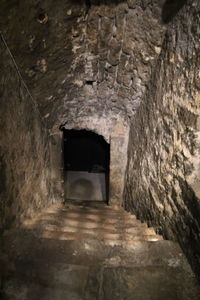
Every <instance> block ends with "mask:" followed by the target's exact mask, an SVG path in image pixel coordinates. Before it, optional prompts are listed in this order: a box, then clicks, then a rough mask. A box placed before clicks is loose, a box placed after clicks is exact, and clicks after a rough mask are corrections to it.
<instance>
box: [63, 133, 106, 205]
mask: <svg viewBox="0 0 200 300" xmlns="http://www.w3.org/2000/svg"><path fill="white" fill-rule="evenodd" d="M63 144H64V147H63V148H64V149H63V150H64V151H63V152H64V171H65V200H66V201H67V200H84V201H86V200H96V201H105V202H108V194H109V163H110V145H109V144H108V143H107V142H106V141H105V140H104V138H103V137H102V136H100V135H98V134H96V133H94V132H92V131H88V130H84V129H82V130H74V129H70V130H67V129H63Z"/></svg>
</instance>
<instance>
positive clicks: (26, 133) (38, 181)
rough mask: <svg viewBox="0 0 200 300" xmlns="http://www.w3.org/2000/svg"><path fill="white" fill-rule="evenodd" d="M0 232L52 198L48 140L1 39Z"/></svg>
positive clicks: (32, 102) (16, 223) (49, 201)
mask: <svg viewBox="0 0 200 300" xmlns="http://www.w3.org/2000/svg"><path fill="white" fill-rule="evenodd" d="M0 55H1V63H0V70H1V77H0V93H1V101H0V111H1V114H0V128H1V131H0V231H2V230H3V229H6V228H8V227H10V226H13V225H15V226H16V225H18V224H19V223H20V222H21V221H22V220H23V219H24V217H30V216H31V215H32V214H33V213H34V212H35V211H38V210H39V209H41V208H43V207H45V206H46V205H48V204H49V203H51V202H52V201H53V194H52V193H53V190H52V188H51V168H50V167H51V161H50V151H49V144H50V143H49V139H48V135H47V131H46V130H45V124H44V122H43V121H42V120H41V118H40V115H39V112H38V109H37V107H36V105H35V103H34V100H33V99H32V98H31V96H30V94H29V93H28V91H27V89H26V88H25V86H24V84H23V82H22V80H21V79H20V75H19V73H18V71H17V69H16V67H15V66H14V63H13V60H12V59H11V56H10V55H9V53H8V50H7V49H6V47H5V45H4V44H3V41H2V39H0Z"/></svg>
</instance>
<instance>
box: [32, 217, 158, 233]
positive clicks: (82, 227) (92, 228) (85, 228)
mask: <svg viewBox="0 0 200 300" xmlns="http://www.w3.org/2000/svg"><path fill="white" fill-rule="evenodd" d="M36 228H37V227H36ZM38 229H40V230H51V231H61V232H77V233H79V234H81V233H90V234H93V235H98V234H112V233H113V234H125V233H129V234H133V235H139V234H142V235H156V233H155V230H154V229H153V228H146V227H142V226H137V227H130V228H126V227H125V228H120V227H114V226H108V225H101V226H100V225H99V224H96V223H74V222H71V221H70V220H69V221H68V222H67V221H66V222H65V223H64V224H63V223H59V222H57V221H54V224H49V223H46V224H40V227H39V228H38Z"/></svg>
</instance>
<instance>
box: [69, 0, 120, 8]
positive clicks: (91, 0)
mask: <svg viewBox="0 0 200 300" xmlns="http://www.w3.org/2000/svg"><path fill="white" fill-rule="evenodd" d="M70 2H71V3H72V4H77V5H79V4H83V5H86V6H87V7H90V6H91V5H108V6H109V4H113V3H115V4H118V3H122V2H126V0H70Z"/></svg>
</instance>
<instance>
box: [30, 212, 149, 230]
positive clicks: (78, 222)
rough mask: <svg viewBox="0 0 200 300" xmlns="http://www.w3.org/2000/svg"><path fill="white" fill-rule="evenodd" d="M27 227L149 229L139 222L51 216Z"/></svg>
mask: <svg viewBox="0 0 200 300" xmlns="http://www.w3.org/2000/svg"><path fill="white" fill-rule="evenodd" d="M25 224H26V226H27V227H31V226H45V225H47V224H50V225H56V226H58V227H59V226H60V227H61V228H62V227H66V226H70V227H79V228H80V227H83V228H104V229H108V230H120V229H122V230H123V229H127V230H131V228H137V227H140V228H142V229H145V228H146V229H148V227H147V225H146V224H145V223H141V222H139V221H136V220H133V221H129V220H127V221H126V222H122V221H120V220H115V222H109V220H106V219H104V220H93V219H90V218H80V219H77V218H64V219H62V218H56V217H54V216H53V217H52V216H50V215H46V216H42V217H40V219H39V220H35V221H29V222H26V223H25Z"/></svg>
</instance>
